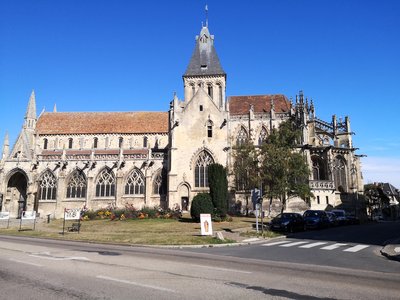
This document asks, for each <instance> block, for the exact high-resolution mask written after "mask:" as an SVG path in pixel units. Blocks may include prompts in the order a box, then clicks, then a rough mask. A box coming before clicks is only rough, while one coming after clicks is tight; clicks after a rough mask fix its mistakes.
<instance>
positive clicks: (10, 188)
mask: <svg viewBox="0 0 400 300" xmlns="http://www.w3.org/2000/svg"><path fill="white" fill-rule="evenodd" d="M27 186H28V182H27V180H26V176H25V174H23V173H22V172H19V171H17V172H16V173H14V174H13V175H12V176H11V177H10V179H9V180H8V183H7V194H8V196H9V197H10V200H11V202H10V207H9V208H8V210H9V211H10V212H11V213H12V214H13V213H16V215H17V218H21V215H22V212H23V211H24V210H26V199H27V193H26V190H27Z"/></svg>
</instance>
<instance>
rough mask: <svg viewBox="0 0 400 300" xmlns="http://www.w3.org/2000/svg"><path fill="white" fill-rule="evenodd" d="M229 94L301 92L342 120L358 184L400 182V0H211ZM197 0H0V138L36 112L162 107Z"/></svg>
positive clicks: (200, 12)
mask: <svg viewBox="0 0 400 300" xmlns="http://www.w3.org/2000/svg"><path fill="white" fill-rule="evenodd" d="M207 3H208V8H209V13H208V14H209V29H210V31H211V34H214V35H215V46H216V49H217V52H218V55H219V57H220V60H221V63H222V66H223V68H224V69H225V71H226V73H227V74H228V81H227V95H252V94H275V93H281V94H285V95H286V96H288V97H295V95H296V93H298V91H299V90H303V91H304V94H305V95H306V96H307V97H309V98H312V99H313V100H314V103H315V106H316V114H317V116H318V117H319V118H321V119H324V120H326V121H330V120H331V118H332V114H336V115H337V116H338V118H339V117H344V116H346V115H348V116H350V119H351V125H352V130H353V131H354V132H355V133H356V135H354V145H355V147H358V148H360V150H358V152H357V153H358V154H366V155H367V157H366V158H363V160H362V162H363V175H364V182H365V183H369V182H373V181H386V182H391V183H392V184H394V185H395V186H396V187H397V188H400V151H399V150H400V137H399V129H400V125H399V124H398V113H399V111H400V101H399V100H398V97H399V96H400V54H399V53H400V18H399V16H400V1H396V0H393V1H389V0H376V1H368V0H358V1H356V0H335V1H324V0H303V1H300V0H279V1H278V0H275V1H267V0H260V1H247V2H245V1H220V0H218V1H217V0H213V1H207ZM205 4H206V2H205V1H174V0H170V1H140V2H139V1H128V0H126V1H122V0H115V1H111V0H109V1H101V0H95V1H89V0H85V1H81V0H68V1H62V0H60V1H51V0H35V1H21V0H9V1H7V0H0V103H1V110H0V140H1V142H0V145H1V147H2V140H3V138H4V135H5V133H6V131H8V132H9V135H10V142H11V143H14V142H15V140H16V138H17V135H18V132H19V130H20V128H21V126H22V123H23V117H24V114H25V110H26V105H27V102H28V99H29V95H30V93H31V90H32V89H34V90H35V93H36V101H37V110H38V113H40V111H41V110H42V109H43V108H45V109H46V110H47V111H49V110H50V111H51V110H52V109H53V106H54V104H55V103H56V104H57V109H58V111H167V110H168V107H169V101H170V100H171V99H172V97H173V93H174V92H177V94H178V97H180V98H182V97H183V84H182V74H183V73H184V71H185V68H186V66H187V64H188V62H189V59H190V56H191V54H192V50H193V47H194V37H195V35H196V34H198V33H199V32H200V29H201V22H202V21H204V20H205V12H204V7H205Z"/></svg>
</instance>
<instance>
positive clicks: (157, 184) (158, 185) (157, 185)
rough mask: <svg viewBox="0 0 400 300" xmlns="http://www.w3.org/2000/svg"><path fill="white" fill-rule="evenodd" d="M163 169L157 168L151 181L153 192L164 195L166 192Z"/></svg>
mask: <svg viewBox="0 0 400 300" xmlns="http://www.w3.org/2000/svg"><path fill="white" fill-rule="evenodd" d="M164 171H165V169H162V170H159V171H158V172H157V174H156V176H155V177H154V181H153V194H156V195H157V194H158V195H164V194H166V182H165V176H163V173H164Z"/></svg>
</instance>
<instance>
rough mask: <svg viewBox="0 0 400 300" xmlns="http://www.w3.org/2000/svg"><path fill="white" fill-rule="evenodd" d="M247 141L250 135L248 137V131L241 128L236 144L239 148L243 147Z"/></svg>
mask: <svg viewBox="0 0 400 300" xmlns="http://www.w3.org/2000/svg"><path fill="white" fill-rule="evenodd" d="M247 139H248V135H247V132H246V129H244V127H240V130H239V132H238V135H237V137H236V144H237V145H238V146H240V145H243V144H244V143H246V141H247Z"/></svg>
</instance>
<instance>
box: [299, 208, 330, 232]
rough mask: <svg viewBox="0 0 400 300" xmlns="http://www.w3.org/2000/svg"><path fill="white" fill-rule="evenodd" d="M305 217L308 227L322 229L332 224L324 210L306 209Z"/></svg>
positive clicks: (305, 223)
mask: <svg viewBox="0 0 400 300" xmlns="http://www.w3.org/2000/svg"><path fill="white" fill-rule="evenodd" d="M303 219H304V225H305V228H306V229H320V228H326V227H329V226H330V222H329V218H328V215H327V214H326V212H325V211H323V210H306V211H305V212H304V214H303Z"/></svg>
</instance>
